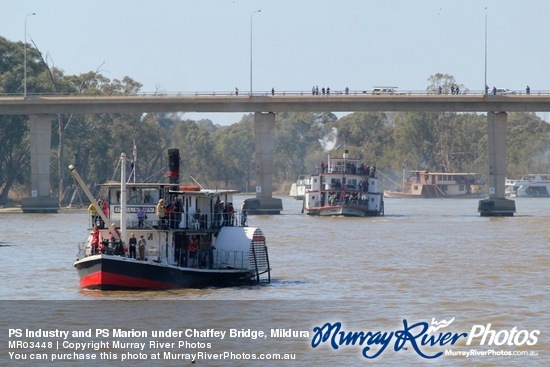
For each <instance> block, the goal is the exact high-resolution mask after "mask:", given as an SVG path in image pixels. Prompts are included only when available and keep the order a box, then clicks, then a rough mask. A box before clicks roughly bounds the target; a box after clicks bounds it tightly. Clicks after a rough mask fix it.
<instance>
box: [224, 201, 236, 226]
mask: <svg viewBox="0 0 550 367" xmlns="http://www.w3.org/2000/svg"><path fill="white" fill-rule="evenodd" d="M226 210H227V217H228V221H227V222H228V223H227V224H228V225H230V226H234V225H235V222H234V219H235V208H234V207H233V203H227V207H226Z"/></svg>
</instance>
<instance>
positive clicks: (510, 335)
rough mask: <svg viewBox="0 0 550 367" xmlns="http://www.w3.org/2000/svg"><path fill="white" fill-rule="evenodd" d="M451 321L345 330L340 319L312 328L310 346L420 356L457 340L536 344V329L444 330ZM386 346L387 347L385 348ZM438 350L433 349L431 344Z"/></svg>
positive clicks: (481, 327) (435, 354)
mask: <svg viewBox="0 0 550 367" xmlns="http://www.w3.org/2000/svg"><path fill="white" fill-rule="evenodd" d="M453 321H454V317H453V318H452V319H450V320H449V321H447V320H441V321H436V320H435V319H432V322H431V323H430V324H429V323H427V322H424V321H422V322H417V323H415V324H410V323H409V322H408V321H407V320H403V328H402V329H398V330H395V331H346V330H345V329H344V327H343V326H342V323H340V322H335V323H328V322H327V323H326V324H324V325H323V326H316V327H314V328H313V337H312V340H311V347H312V348H317V347H319V346H321V345H323V344H326V345H328V346H330V347H332V348H333V349H335V350H337V349H340V348H343V347H349V346H359V347H361V355H362V356H363V357H365V358H368V359H373V358H376V357H378V356H380V355H381V354H382V353H384V351H385V350H386V349H391V348H392V347H393V350H394V351H395V352H399V351H400V350H411V349H412V350H414V351H415V352H416V353H417V354H418V355H419V356H421V357H423V358H428V359H433V358H438V357H441V356H442V355H443V354H444V353H445V349H446V348H448V347H450V346H452V345H454V344H456V343H457V342H458V341H461V342H463V341H465V343H461V344H462V345H466V346H523V345H527V346H532V345H535V344H537V342H538V336H539V334H540V331H539V330H532V331H527V330H518V328H517V327H513V328H511V329H496V328H495V329H493V328H492V325H491V324H486V325H473V326H472V328H471V329H470V331H469V332H458V333H456V332H451V331H446V330H445V329H446V328H448V327H449V326H450V325H451V324H452V323H453ZM388 347H389V348H388ZM438 347H445V348H441V349H442V350H440V351H436V352H434V348H436V349H437V348H438Z"/></svg>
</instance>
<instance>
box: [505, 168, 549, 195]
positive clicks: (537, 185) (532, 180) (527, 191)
mask: <svg viewBox="0 0 550 367" xmlns="http://www.w3.org/2000/svg"><path fill="white" fill-rule="evenodd" d="M505 185H506V190H505V195H506V196H508V197H539V198H540V197H543V198H547V197H550V174H528V175H524V176H523V177H522V178H521V179H520V180H512V179H506V181H505Z"/></svg>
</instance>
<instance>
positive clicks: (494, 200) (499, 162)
mask: <svg viewBox="0 0 550 367" xmlns="http://www.w3.org/2000/svg"><path fill="white" fill-rule="evenodd" d="M507 129H508V114H507V113H506V112H489V113H487V135H488V144H489V146H488V153H489V182H488V188H489V198H488V199H484V200H480V201H479V205H478V212H479V213H480V215H481V216H482V217H492V216H506V217H511V216H513V215H514V212H515V211H516V203H515V201H513V200H509V199H506V198H505V197H504V191H505V189H506V187H505V185H504V184H505V181H506V137H507Z"/></svg>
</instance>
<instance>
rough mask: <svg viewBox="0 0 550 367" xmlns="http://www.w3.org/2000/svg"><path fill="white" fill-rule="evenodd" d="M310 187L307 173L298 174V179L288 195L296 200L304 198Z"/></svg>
mask: <svg viewBox="0 0 550 367" xmlns="http://www.w3.org/2000/svg"><path fill="white" fill-rule="evenodd" d="M309 187H310V185H309V177H308V176H305V175H300V176H298V180H297V181H296V182H295V183H293V184H292V186H291V187H290V193H289V194H288V196H290V197H292V198H294V199H296V200H304V195H305V193H306V189H308V188H309Z"/></svg>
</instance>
